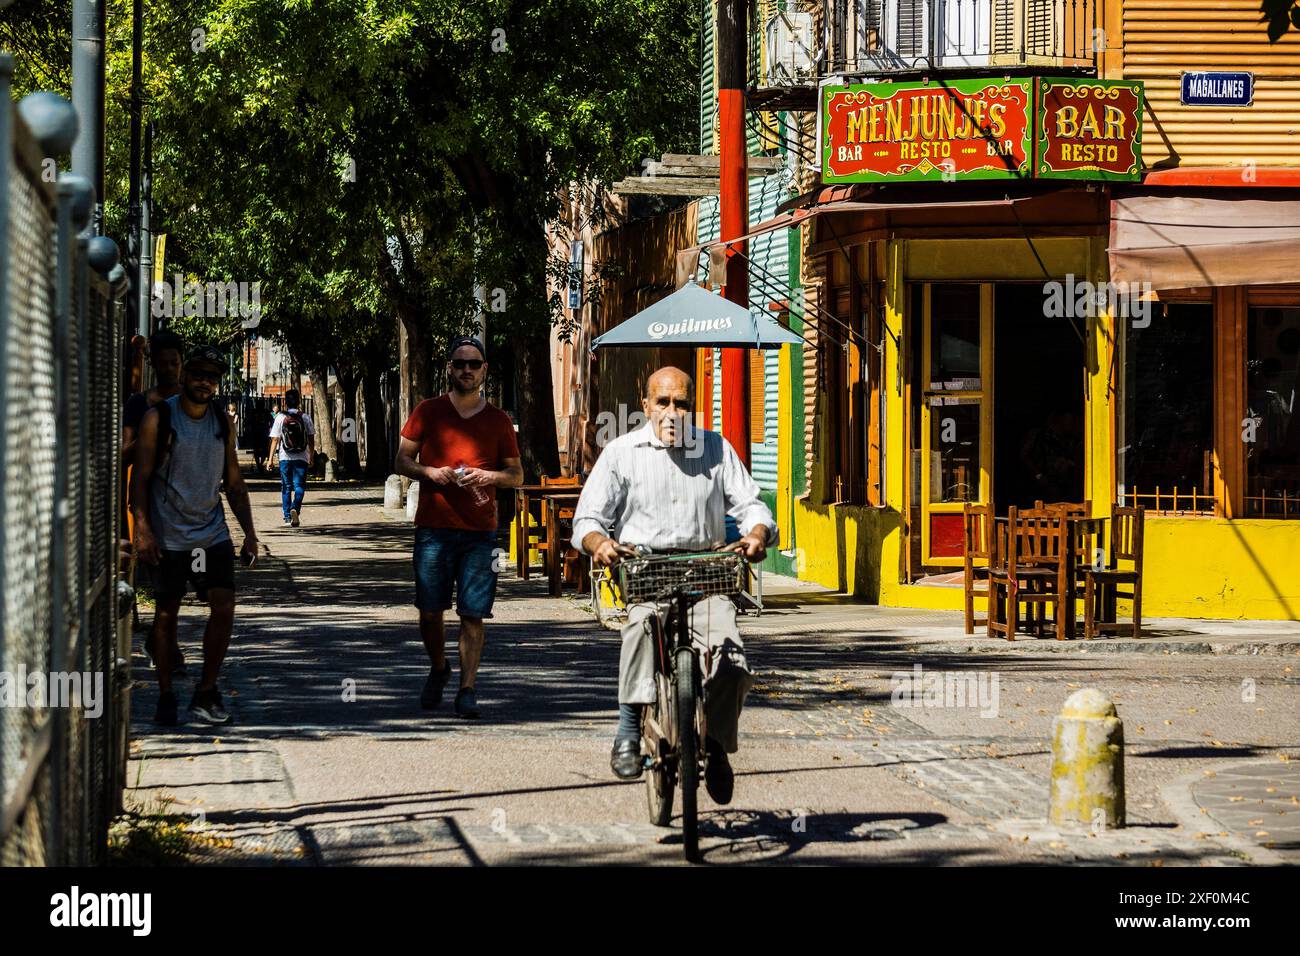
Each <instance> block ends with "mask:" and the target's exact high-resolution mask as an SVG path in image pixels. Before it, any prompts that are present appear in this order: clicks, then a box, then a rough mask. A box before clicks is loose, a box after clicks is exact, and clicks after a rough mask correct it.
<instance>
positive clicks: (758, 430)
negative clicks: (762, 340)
mask: <svg viewBox="0 0 1300 956" xmlns="http://www.w3.org/2000/svg"><path fill="white" fill-rule="evenodd" d="M766 383H767V367H766V365H765V364H764V362H763V353H762V351H761V350H759V349H750V350H749V440H750V441H751V442H753V443H754V444H755V445H762V444H763V443H764V442H766V441H767V401H766V397H767V396H766V388H765V386H766Z"/></svg>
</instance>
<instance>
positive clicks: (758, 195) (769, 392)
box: [696, 175, 790, 491]
mask: <svg viewBox="0 0 1300 956" xmlns="http://www.w3.org/2000/svg"><path fill="white" fill-rule="evenodd" d="M781 183H782V180H781V177H780V176H779V175H772V176H765V177H759V178H754V179H751V180H750V181H749V221H750V223H751V224H757V223H760V222H762V221H763V220H765V219H770V218H772V217H773V216H774V215H776V207H777V205H779V204H780V203H781V201H782V200H783V199H784V198H786V196H787V195H788V193H787V191H786V190H785V188H784V187H783V186H782V184H781ZM698 229H699V232H698V239H697V241H698V242H708V241H710V240H712V239H717V238H718V231H719V222H718V198H717V197H716V196H705V197H703V198H701V200H700V206H699V219H698ZM789 248H790V247H789V240H788V238H787V235H786V232H785V230H783V229H782V230H776V231H775V232H770V233H766V234H764V235H762V236H756V237H755V238H753V239H751V240H750V242H749V258H750V262H751V264H750V267H749V301H750V302H751V303H752V304H754V305H760V306H762V307H764V308H766V306H767V305H768V303H770V302H775V301H780V300H786V299H788V298H789V296H790V269H789V266H790V262H789V259H790V255H789ZM696 277H697V279H699V281H701V282H703V281H704V280H705V279H706V278H708V277H709V276H708V258H707V257H702V261H701V263H700V268H699V270H698V272H697V273H696ZM716 284H717V283H716V277H715V286H716ZM713 362H714V366H713V367H714V368H715V369H720V368H721V367H722V355H721V353H720V352H719V351H718V350H717V349H714V354H713ZM778 369H779V363H778V353H777V352H775V351H768V352H766V353H765V354H764V366H763V371H764V376H763V379H764V382H763V385H764V388H763V391H764V404H765V414H764V434H765V436H766V438H765V440H764V442H763V443H762V444H758V443H754V444H753V445H751V447H750V461H751V465H752V471H753V473H754V480H755V481H757V482H758V484H759V487H761V488H764V489H766V490H768V491H775V490H776V482H777V429H778V428H779V427H780V423H779V420H778V416H777V408H778V396H779V391H778ZM713 422H714V429H715V430H716V431H719V432H720V431H722V376H721V375H720V374H719V375H715V376H714V379H713Z"/></svg>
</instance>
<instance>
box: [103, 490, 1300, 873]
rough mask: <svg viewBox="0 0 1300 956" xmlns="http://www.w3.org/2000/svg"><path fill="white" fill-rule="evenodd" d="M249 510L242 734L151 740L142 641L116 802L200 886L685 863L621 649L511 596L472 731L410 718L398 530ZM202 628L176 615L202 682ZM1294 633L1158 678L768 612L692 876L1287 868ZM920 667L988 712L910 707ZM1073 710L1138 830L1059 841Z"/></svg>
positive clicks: (795, 607) (1178, 662)
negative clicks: (1098, 724) (726, 800)
mask: <svg viewBox="0 0 1300 956" xmlns="http://www.w3.org/2000/svg"><path fill="white" fill-rule="evenodd" d="M253 490H254V504H255V511H256V518H257V522H258V526H259V528H262V529H266V530H263V532H262V535H263V543H264V545H265V547H266V549H267V551H268V552H269V553H268V554H265V555H264V556H263V558H262V559H261V560H260V561H259V563H258V567H257V569H256V570H254V571H251V572H242V571H241V572H240V576H239V580H238V585H237V586H238V588H239V593H240V604H239V609H238V612H237V615H236V630H235V640H234V643H233V645H232V649H231V654H230V657H229V658H228V661H227V664H226V667H225V670H224V671H223V677H222V687H223V689H224V691H225V693H226V697H227V706H228V707H229V709H230V711H231V714H232V721H231V723H230V724H229V725H227V726H226V727H223V728H220V729H218V730H217V731H216V732H215V733H214V732H213V730H212V729H210V728H207V727H204V726H202V725H197V724H194V723H190V724H186V725H183V726H182V727H180V728H178V729H177V730H176V731H175V732H172V733H165V734H164V733H158V732H156V730H155V729H154V728H153V727H152V726H151V724H150V723H149V718H150V716H151V715H152V712H153V706H154V701H155V700H156V691H155V690H154V688H153V685H152V676H151V674H150V673H149V672H148V670H147V661H146V659H145V658H144V657H143V654H142V653H141V652H140V650H139V636H140V635H139V634H138V635H137V651H136V658H135V675H136V681H137V683H136V690H135V691H134V693H133V712H134V720H133V728H132V734H133V737H134V738H135V745H134V749H133V759H132V765H131V768H130V772H129V775H128V781H129V783H130V784H131V789H130V790H129V791H128V795H127V801H128V804H134V805H136V806H138V807H154V808H157V807H164V808H166V811H167V812H170V813H174V814H181V815H190V816H191V817H192V818H193V823H192V828H193V829H194V830H196V831H200V832H204V833H206V834H207V835H209V836H212V837H214V839H212V840H209V841H206V842H207V844H209V846H208V848H207V849H205V850H204V851H203V852H204V854H205V856H206V857H207V858H209V859H211V860H212V861H213V862H229V863H249V862H266V861H271V860H274V861H277V862H286V863H296V864H302V865H313V864H325V865H333V864H352V863H379V864H382V863H401V864H411V863H447V864H470V865H474V864H500V863H508V864H519V863H528V862H547V863H557V864H561V863H568V864H572V863H629V862H654V863H679V862H681V859H682V854H681V846H680V842H679V840H680V831H679V830H678V829H676V827H675V826H674V828H670V829H660V828H656V827H654V826H651V825H650V824H649V823H648V822H647V819H646V809H645V792H644V784H643V783H642V782H640V781H637V782H635V783H620V782H618V781H617V780H615V779H614V778H613V777H612V775H611V774H610V771H609V767H608V753H609V744H610V739H611V737H612V734H613V726H614V716H615V715H614V703H615V678H616V673H617V660H618V640H617V635H616V634H615V633H614V632H611V631H609V630H605V629H602V628H601V627H600V626H599V625H598V623H597V622H596V620H595V618H594V617H593V616H592V615H591V613H590V611H589V610H588V608H587V607H586V606H585V605H584V604H582V603H581V602H579V601H577V600H572V599H567V598H566V599H560V600H554V599H550V598H547V597H546V596H545V582H544V581H543V580H541V579H539V578H538V577H534V578H533V579H532V580H530V581H528V582H524V581H521V580H520V579H519V578H517V577H516V576H515V574H514V571H513V568H510V569H508V570H507V571H506V573H504V574H503V575H502V578H501V590H500V593H499V595H498V599H497V604H496V609H495V614H496V616H495V618H494V619H493V620H492V621H491V622H490V623H489V626H488V646H487V650H486V652H485V655H484V663H483V668H482V670H481V672H480V676H479V680H478V689H479V701H480V706H481V708H482V710H483V716H482V719H481V720H479V721H477V722H470V723H467V722H463V721H459V720H457V719H456V718H455V717H454V716H453V715H452V713H451V710H450V707H449V706H448V704H447V703H444V709H442V710H440V711H437V712H434V713H432V714H430V713H427V712H424V711H421V710H420V708H419V704H418V700H417V697H418V694H419V690H420V687H421V684H422V682H423V680H424V677H425V674H426V673H427V671H428V664H427V660H426V658H425V655H424V652H423V649H422V648H421V646H420V644H419V641H418V635H417V631H416V627H415V616H414V610H413V608H412V607H411V605H410V602H411V594H412V583H411V581H412V576H411V566H410V553H409V543H410V529H409V525H408V524H406V522H405V521H404V520H403V519H402V518H401V516H400V514H397V515H393V514H390V513H385V512H383V511H382V510H381V509H380V507H379V502H380V499H381V493H380V492H381V489H378V488H376V487H365V488H361V487H355V486H353V487H348V486H334V487H320V486H316V485H313V486H312V487H311V488H310V490H309V493H308V497H307V504H306V508H305V511H304V514H303V525H302V527H301V528H298V529H289V528H283V529H282V528H280V527H279V520H278V490H275V489H273V486H272V485H270V484H269V483H266V482H261V481H258V482H254V483H253ZM144 620H145V621H147V620H148V618H147V615H146V616H145V618H144ZM202 620H203V616H202V609H201V608H199V607H198V606H196V605H193V604H187V606H186V608H185V610H184V612H183V621H182V636H181V641H182V645H183V647H184V649H185V652H186V656H187V658H188V659H189V660H190V661H191V669H190V673H191V675H194V674H195V673H197V662H198V660H199V656H200V655H199V647H198V637H199V633H200V630H199V629H200V628H201V626H202ZM1162 627H1163V630H1164V632H1165V633H1164V634H1163V636H1161V630H1162ZM1278 627H1279V629H1278V631H1277V633H1271V632H1270V633H1268V634H1261V633H1260V629H1258V628H1256V630H1255V631H1234V630H1233V628H1232V626H1230V625H1225V626H1224V627H1223V628H1221V629H1219V630H1218V631H1215V633H1218V634H1219V636H1218V637H1215V638H1214V639H1213V641H1206V640H1202V639H1201V638H1200V637H1198V638H1197V639H1196V640H1195V641H1192V640H1191V639H1189V638H1185V637H1179V636H1178V634H1179V633H1192V632H1195V633H1198V634H1199V633H1200V632H1201V631H1206V632H1207V633H1208V632H1209V631H1212V630H1214V629H1213V628H1208V629H1207V626H1206V622H1182V623H1181V624H1178V623H1174V624H1170V623H1165V624H1163V625H1162V624H1160V623H1159V622H1157V623H1156V624H1155V625H1153V630H1154V631H1155V632H1156V634H1157V637H1156V638H1155V639H1153V640H1152V647H1151V650H1150V651H1149V652H1146V653H1104V652H1101V650H1102V648H1103V647H1106V646H1107V645H1112V644H1119V643H1120V642H1109V641H1108V642H1103V643H1100V644H1096V645H1095V647H1096V650H1094V649H1093V648H1083V647H1071V648H1069V652H1062V649H1061V648H1058V647H1052V648H1043V647H1034V646H1032V645H1033V644H1035V643H1037V644H1042V645H1045V644H1048V643H1051V644H1055V643H1056V642H1047V641H1042V642H1033V641H1022V642H1017V644H1016V645H1015V646H1014V647H1007V646H1003V645H1002V644H1001V642H987V641H986V639H984V638H983V637H975V638H967V637H965V636H964V635H963V634H962V633H961V626H960V619H959V618H958V617H957V616H954V615H951V614H945V613H938V612H934V613H930V612H919V611H917V612H907V613H906V614H903V613H900V612H898V611H888V610H886V609H880V608H874V607H869V606H865V605H859V606H844V605H840V606H835V607H829V608H814V607H813V606H812V604H811V603H807V604H798V603H797V597H796V598H790V597H786V598H781V597H779V596H777V597H774V598H773V599H772V602H771V606H770V607H769V609H768V611H767V612H765V613H764V614H763V615H762V616H759V617H756V618H754V617H749V618H744V619H743V623H742V630H743V632H744V633H745V635H746V642H747V648H748V651H749V658H750V662H751V666H752V667H753V668H754V670H755V672H756V674H757V677H758V681H757V683H756V685H755V688H754V690H753V692H752V693H751V695H750V698H749V702H748V706H747V707H746V710H745V713H744V716H743V718H742V724H741V728H742V740H741V749H740V752H739V754H737V755H736V756H735V757H734V758H733V765H734V766H735V769H736V775H737V777H736V796H735V799H734V800H733V802H732V804H731V805H730V806H728V807H717V806H714V805H713V804H712V803H711V802H709V801H708V799H707V797H705V796H704V795H703V794H702V795H701V801H702V803H701V836H702V847H703V850H704V858H705V862H706V863H710V864H736V863H755V862H781V863H800V864H803V863H808V864H815V863H848V862H872V861H874V862H891V863H941V864H988V863H1028V862H1034V863H1072V862H1084V863H1130V864H1167V865H1173V864H1191V865H1238V864H1243V863H1278V862H1292V863H1294V862H1296V861H1297V860H1300V706H1298V705H1300V686H1297V684H1298V682H1297V676H1298V674H1300V671H1298V670H1297V669H1298V668H1300V656H1298V654H1300V636H1297V634H1296V633H1295V631H1294V630H1293V629H1291V626H1290V625H1286V624H1283V625H1279V626H1278ZM1265 630H1267V629H1265ZM1171 642H1172V643H1173V644H1177V645H1179V647H1172V646H1171ZM1214 642H1221V646H1220V647H1219V650H1220V652H1219V653H1207V652H1200V653H1195V652H1191V651H1189V650H1188V648H1189V647H1196V646H1202V645H1204V646H1203V648H1202V649H1203V651H1208V650H1209V649H1210V648H1209V646H1208V644H1209V643H1214ZM1234 643H1235V644H1236V645H1241V644H1246V645H1249V646H1254V647H1255V650H1254V652H1253V653H1233V652H1231V648H1230V647H1228V646H1227V645H1232V644H1234ZM971 645H978V652H975V651H971V650H962V648H963V647H969V646H971ZM1022 645H1029V646H1022ZM454 646H455V645H454V641H453V642H452V643H451V644H449V647H450V648H451V653H452V656H453V661H454ZM918 663H919V664H921V665H922V667H923V668H924V671H925V672H926V673H935V672H939V673H948V674H966V675H971V676H973V677H975V678H976V679H977V680H978V681H982V682H984V683H983V684H981V685H980V686H983V687H988V688H990V689H991V690H992V691H993V695H992V697H991V698H988V699H985V700H980V701H971V702H967V703H970V704H971V706H965V707H931V706H923V705H922V702H920V701H911V700H907V699H902V700H899V699H896V698H898V697H899V696H900V695H898V694H897V693H896V692H895V688H897V687H899V686H900V683H902V682H903V681H906V680H909V679H910V678H911V677H912V675H913V673H914V672H913V666H914V665H915V664H918ZM896 674H898V675H899V677H898V679H895V676H894V675H896ZM349 682H354V683H349ZM1081 687H1097V688H1099V689H1100V690H1102V691H1104V692H1105V693H1107V694H1108V695H1109V696H1110V697H1111V699H1112V700H1114V702H1115V704H1116V707H1117V708H1118V710H1119V715H1120V717H1121V718H1122V719H1123V720H1124V727H1125V739H1126V752H1125V770H1126V779H1127V803H1128V822H1129V826H1128V827H1127V828H1125V829H1123V830H1114V831H1110V832H1101V833H1062V832H1057V831H1055V830H1053V829H1052V828H1050V827H1049V826H1048V825H1047V824H1046V820H1045V818H1046V810H1047V798H1048V771H1049V767H1050V760H1051V755H1050V744H1049V739H1050V732H1051V721H1052V718H1053V716H1054V715H1055V714H1056V713H1057V712H1058V711H1059V710H1060V707H1061V704H1062V702H1063V701H1064V699H1065V698H1066V697H1067V696H1068V695H1069V694H1071V693H1073V691H1074V690H1076V689H1078V688H1081ZM350 688H354V689H355V699H350V698H352V696H353V695H352V694H351V693H350V692H349V689H350ZM179 690H180V691H181V696H182V707H183V705H184V703H185V702H186V701H187V699H188V684H187V682H182V683H181V684H180V685H179ZM449 697H450V694H449V695H448V698H449ZM674 824H676V821H674Z"/></svg>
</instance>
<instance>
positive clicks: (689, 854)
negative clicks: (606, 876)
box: [673, 647, 700, 863]
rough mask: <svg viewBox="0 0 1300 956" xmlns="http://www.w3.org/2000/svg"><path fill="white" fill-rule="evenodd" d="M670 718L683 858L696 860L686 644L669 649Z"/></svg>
mask: <svg viewBox="0 0 1300 956" xmlns="http://www.w3.org/2000/svg"><path fill="white" fill-rule="evenodd" d="M673 663H674V664H675V665H676V666H675V667H674V668H673V719H674V721H675V722H676V724H677V782H678V783H679V784H680V786H681V788H682V845H683V848H684V849H685V851H686V859H687V860H688V861H690V862H691V863H696V862H698V861H699V857H700V834H699V819H698V816H697V812H696V793H697V791H698V790H699V784H700V761H699V743H700V742H699V739H698V737H697V736H696V731H695V710H696V705H697V703H698V691H697V689H696V676H695V654H694V652H692V651H691V649H690V648H689V647H679V648H677V650H676V651H674V652H673Z"/></svg>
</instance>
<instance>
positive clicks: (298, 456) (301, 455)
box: [271, 408, 316, 461]
mask: <svg viewBox="0 0 1300 956" xmlns="http://www.w3.org/2000/svg"><path fill="white" fill-rule="evenodd" d="M288 415H297V416H298V417H300V418H301V419H302V424H303V428H304V429H306V431H307V437H308V438H313V437H315V435H316V426H315V425H313V424H312V421H311V416H310V415H308V414H307V413H306V412H304V411H300V410H298V409H296V408H290V409H288ZM286 417H287V415H286V413H285V412H277V413H276V416H275V421H274V422H272V423H271V437H272V438H278V439H280V442H279V444H278V445H277V446H276V447H278V448H279V449H280V461H306V460H307V446H306V445H303V447H302V450H301V451H285V449H284V439H283V438H281V436H282V435H283V434H284V420H285V418H286Z"/></svg>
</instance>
